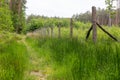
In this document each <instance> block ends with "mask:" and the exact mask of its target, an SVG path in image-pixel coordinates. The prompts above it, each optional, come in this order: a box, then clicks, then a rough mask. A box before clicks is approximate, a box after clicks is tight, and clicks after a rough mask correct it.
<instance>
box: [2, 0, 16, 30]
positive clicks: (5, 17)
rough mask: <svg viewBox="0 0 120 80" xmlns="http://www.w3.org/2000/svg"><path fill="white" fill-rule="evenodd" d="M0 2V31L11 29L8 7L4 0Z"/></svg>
mask: <svg viewBox="0 0 120 80" xmlns="http://www.w3.org/2000/svg"><path fill="white" fill-rule="evenodd" d="M0 3H1V4H2V6H1V7H0V31H13V29H14V28H13V25H12V21H11V13H10V10H9V7H8V5H7V4H6V3H5V1H4V0H2V1H0Z"/></svg>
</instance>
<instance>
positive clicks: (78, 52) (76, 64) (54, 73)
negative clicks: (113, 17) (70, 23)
mask: <svg viewBox="0 0 120 80" xmlns="http://www.w3.org/2000/svg"><path fill="white" fill-rule="evenodd" d="M105 29H106V30H108V31H109V32H111V33H112V34H113V35H114V36H116V37H117V38H118V39H119V38H120V36H119V31H120V30H119V28H105ZM68 30H69V29H68V28H63V31H64V32H62V34H63V33H64V34H66V35H64V34H63V35H62V37H61V38H60V39H58V38H36V39H34V38H27V41H28V42H29V43H32V45H34V47H33V48H35V49H36V51H38V53H39V56H41V57H42V58H43V59H44V60H45V61H44V63H46V64H45V66H48V67H49V68H50V72H49V74H50V75H49V76H48V80H119V79H120V77H119V76H120V44H119V42H115V41H114V40H112V39H111V38H109V37H108V36H107V35H106V34H104V33H103V32H102V31H101V30H99V29H98V35H99V36H98V39H97V41H98V42H97V43H96V44H94V43H93V42H92V41H91V40H92V39H91V36H92V35H90V38H89V40H88V41H85V35H86V32H87V29H81V28H80V29H75V30H74V34H75V35H77V37H76V36H75V35H74V36H75V37H73V39H71V38H67V37H69V32H68ZM56 32H57V31H56ZM56 32H55V33H56ZM65 36H66V37H65Z"/></svg>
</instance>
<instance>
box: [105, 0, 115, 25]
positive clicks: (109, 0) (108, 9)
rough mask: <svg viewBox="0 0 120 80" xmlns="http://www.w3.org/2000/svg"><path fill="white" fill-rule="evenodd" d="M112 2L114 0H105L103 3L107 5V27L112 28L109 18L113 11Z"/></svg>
mask: <svg viewBox="0 0 120 80" xmlns="http://www.w3.org/2000/svg"><path fill="white" fill-rule="evenodd" d="M113 2H114V0H105V3H106V5H107V11H108V16H109V19H108V26H112V20H111V17H112V15H113V14H114V11H113V8H114V6H113Z"/></svg>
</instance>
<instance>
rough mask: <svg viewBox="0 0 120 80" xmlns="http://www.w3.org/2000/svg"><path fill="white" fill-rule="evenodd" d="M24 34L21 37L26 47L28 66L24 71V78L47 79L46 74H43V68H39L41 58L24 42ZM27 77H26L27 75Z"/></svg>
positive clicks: (31, 79)
mask: <svg viewBox="0 0 120 80" xmlns="http://www.w3.org/2000/svg"><path fill="white" fill-rule="evenodd" d="M25 39H26V36H24V37H23V38H22V42H23V43H24V44H25V46H26V47H27V51H28V56H29V64H30V65H29V68H30V69H28V70H27V71H26V73H25V74H26V79H25V80H47V79H46V78H47V75H46V74H45V72H44V70H40V68H39V66H40V63H41V62H42V60H41V59H40V58H39V57H38V56H37V54H38V53H37V52H36V51H35V50H34V49H33V48H32V46H29V44H28V43H27V42H26V40H25ZM27 76H28V77H29V79H27V78H28V77H27Z"/></svg>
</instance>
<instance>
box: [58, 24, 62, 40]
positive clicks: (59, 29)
mask: <svg viewBox="0 0 120 80" xmlns="http://www.w3.org/2000/svg"><path fill="white" fill-rule="evenodd" d="M60 37H61V26H60V24H59V25H58V38H60Z"/></svg>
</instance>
